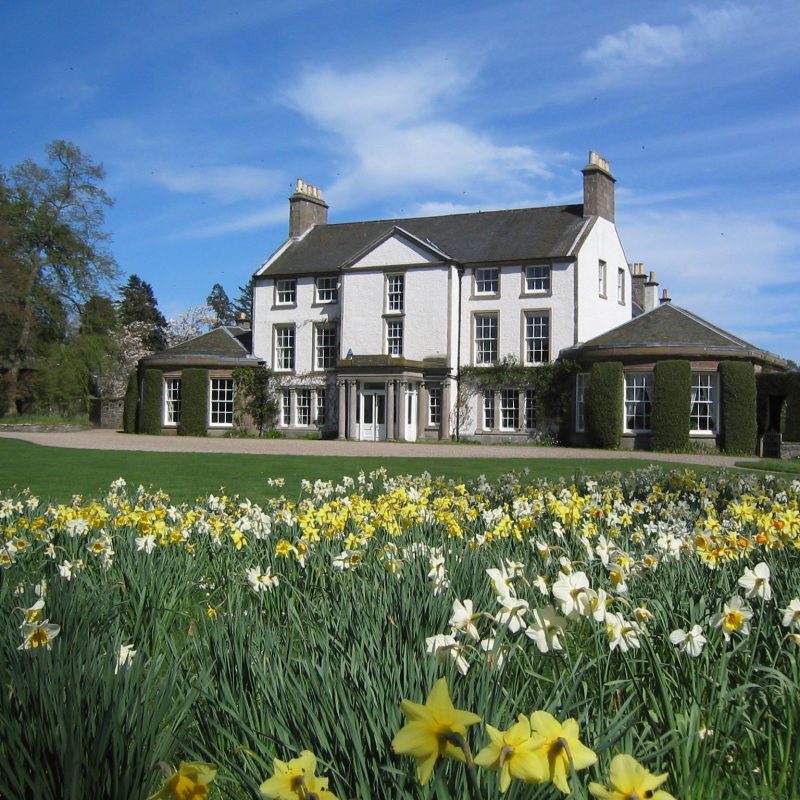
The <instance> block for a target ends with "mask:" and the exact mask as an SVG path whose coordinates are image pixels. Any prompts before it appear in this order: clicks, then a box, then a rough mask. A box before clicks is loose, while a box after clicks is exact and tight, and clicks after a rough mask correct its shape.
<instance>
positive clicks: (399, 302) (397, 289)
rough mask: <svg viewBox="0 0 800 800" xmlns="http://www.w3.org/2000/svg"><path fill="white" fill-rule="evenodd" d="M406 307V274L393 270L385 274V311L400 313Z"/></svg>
mask: <svg viewBox="0 0 800 800" xmlns="http://www.w3.org/2000/svg"><path fill="white" fill-rule="evenodd" d="M405 307H406V276H405V274H404V273H402V272H395V273H392V274H389V275H387V276H386V313H387V314H402V313H403V311H405Z"/></svg>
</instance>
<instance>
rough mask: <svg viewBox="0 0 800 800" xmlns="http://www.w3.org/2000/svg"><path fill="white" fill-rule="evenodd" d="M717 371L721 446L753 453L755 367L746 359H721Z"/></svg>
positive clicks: (754, 433) (727, 449) (735, 450)
mask: <svg viewBox="0 0 800 800" xmlns="http://www.w3.org/2000/svg"><path fill="white" fill-rule="evenodd" d="M719 371H720V376H721V378H722V392H721V398H720V400H721V402H720V411H721V418H722V449H723V450H724V451H725V452H726V453H744V454H747V455H752V454H753V453H754V452H755V449H756V375H755V370H754V369H753V365H752V364H750V363H749V362H743V361H723V362H722V363H720V365H719Z"/></svg>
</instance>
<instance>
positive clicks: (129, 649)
mask: <svg viewBox="0 0 800 800" xmlns="http://www.w3.org/2000/svg"><path fill="white" fill-rule="evenodd" d="M135 655H136V651H135V650H134V649H133V645H132V644H121V645H120V646H119V650H117V652H116V655H115V657H114V660H115V662H116V663H115V664H114V674H115V675H116V674H117V673H118V672H119V671H120V670H121V669H122V668H123V667H130V666H131V664H132V663H133V657H134V656H135Z"/></svg>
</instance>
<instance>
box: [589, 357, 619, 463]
mask: <svg viewBox="0 0 800 800" xmlns="http://www.w3.org/2000/svg"><path fill="white" fill-rule="evenodd" d="M622 382H623V381H622V364H621V363H620V362H619V361H608V362H605V363H601V364H593V365H592V370H591V372H590V373H589V381H588V383H587V384H586V390H585V392H584V413H585V416H586V435H587V438H588V439H589V444H591V445H592V446H593V447H603V448H615V447H619V441H620V437H621V435H622V402H623V397H622Z"/></svg>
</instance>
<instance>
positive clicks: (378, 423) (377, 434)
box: [358, 390, 386, 442]
mask: <svg viewBox="0 0 800 800" xmlns="http://www.w3.org/2000/svg"><path fill="white" fill-rule="evenodd" d="M360 402H361V426H360V430H359V436H358V438H359V439H361V441H365V442H377V441H381V440H383V439H385V438H386V392H380V391H373V390H367V391H363V392H362V393H361V398H360Z"/></svg>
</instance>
